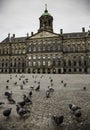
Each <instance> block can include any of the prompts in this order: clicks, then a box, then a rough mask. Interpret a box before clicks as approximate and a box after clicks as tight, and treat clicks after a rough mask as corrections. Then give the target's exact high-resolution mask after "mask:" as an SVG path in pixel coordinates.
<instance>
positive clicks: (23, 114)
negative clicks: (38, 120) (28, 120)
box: [16, 105, 30, 117]
mask: <svg viewBox="0 0 90 130" xmlns="http://www.w3.org/2000/svg"><path fill="white" fill-rule="evenodd" d="M16 111H17V114H18V115H19V116H20V117H23V116H25V115H26V114H27V113H30V111H29V110H26V109H24V108H22V107H20V106H19V105H16Z"/></svg>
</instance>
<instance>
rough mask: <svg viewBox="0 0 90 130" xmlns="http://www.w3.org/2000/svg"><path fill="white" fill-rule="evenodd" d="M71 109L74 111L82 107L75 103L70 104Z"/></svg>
mask: <svg viewBox="0 0 90 130" xmlns="http://www.w3.org/2000/svg"><path fill="white" fill-rule="evenodd" d="M69 108H70V110H71V111H72V112H73V113H74V112H75V111H76V110H78V109H81V108H80V107H78V106H76V105H74V104H69Z"/></svg>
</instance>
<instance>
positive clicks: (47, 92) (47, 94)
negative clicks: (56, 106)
mask: <svg viewBox="0 0 90 130" xmlns="http://www.w3.org/2000/svg"><path fill="white" fill-rule="evenodd" d="M46 97H47V98H49V97H50V91H49V90H47V91H46Z"/></svg>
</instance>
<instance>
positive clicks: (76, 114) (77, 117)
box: [74, 110, 82, 121]
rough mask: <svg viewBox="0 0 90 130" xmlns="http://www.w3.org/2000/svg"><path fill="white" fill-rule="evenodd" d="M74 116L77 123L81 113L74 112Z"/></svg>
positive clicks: (78, 111)
mask: <svg viewBox="0 0 90 130" xmlns="http://www.w3.org/2000/svg"><path fill="white" fill-rule="evenodd" d="M74 115H75V117H76V119H77V121H79V118H80V117H81V115H82V113H81V111H80V110H76V111H75V113H74Z"/></svg>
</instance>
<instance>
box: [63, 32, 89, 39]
mask: <svg viewBox="0 0 90 130" xmlns="http://www.w3.org/2000/svg"><path fill="white" fill-rule="evenodd" d="M86 36H88V32H77V33H64V34H63V37H64V38H82V37H86Z"/></svg>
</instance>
